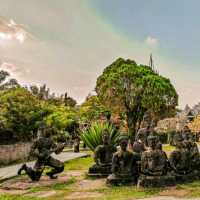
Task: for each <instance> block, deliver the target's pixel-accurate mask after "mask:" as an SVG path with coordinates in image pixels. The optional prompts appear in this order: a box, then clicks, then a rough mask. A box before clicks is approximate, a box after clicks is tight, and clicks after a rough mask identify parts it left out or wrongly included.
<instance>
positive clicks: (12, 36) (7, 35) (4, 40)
mask: <svg viewBox="0 0 200 200" xmlns="http://www.w3.org/2000/svg"><path fill="white" fill-rule="evenodd" d="M28 35H29V33H28V32H27V31H26V30H25V28H24V27H23V26H22V25H20V24H17V23H16V22H15V21H14V20H13V19H10V20H6V19H4V18H0V45H6V44H8V43H10V42H18V43H20V44H22V43H24V41H25V40H26V39H28Z"/></svg>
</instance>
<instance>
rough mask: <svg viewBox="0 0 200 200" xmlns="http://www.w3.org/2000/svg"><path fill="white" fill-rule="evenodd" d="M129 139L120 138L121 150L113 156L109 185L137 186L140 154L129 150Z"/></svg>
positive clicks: (125, 137)
mask: <svg viewBox="0 0 200 200" xmlns="http://www.w3.org/2000/svg"><path fill="white" fill-rule="evenodd" d="M127 145H128V137H127V136H126V135H124V136H121V137H120V150H119V151H118V152H116V153H115V154H114V155H113V159H112V174H111V175H110V176H108V178H107V184H111V185H125V184H136V182H137V178H138V163H137V162H138V161H139V160H140V158H139V156H138V154H136V153H132V152H129V151H128V150H127Z"/></svg>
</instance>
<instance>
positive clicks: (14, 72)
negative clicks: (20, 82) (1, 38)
mask: <svg viewBox="0 0 200 200" xmlns="http://www.w3.org/2000/svg"><path fill="white" fill-rule="evenodd" d="M0 70H4V71H7V72H8V73H9V74H10V75H11V76H13V77H18V76H21V75H26V74H28V73H30V70H29V69H25V68H23V67H18V66H16V65H14V64H12V63H8V62H2V63H1V65H0Z"/></svg>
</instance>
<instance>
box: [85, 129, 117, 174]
mask: <svg viewBox="0 0 200 200" xmlns="http://www.w3.org/2000/svg"><path fill="white" fill-rule="evenodd" d="M102 141H103V145H99V146H97V147H96V149H95V151H94V161H95V163H96V164H95V165H93V166H92V167H90V168H89V173H88V175H89V176H98V177H107V176H108V175H109V174H110V173H111V164H112V157H113V154H114V153H115V152H116V150H117V149H116V147H114V146H113V145H111V144H110V136H109V133H108V130H104V131H103V134H102Z"/></svg>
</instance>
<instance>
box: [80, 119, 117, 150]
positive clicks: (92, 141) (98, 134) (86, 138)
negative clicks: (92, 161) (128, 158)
mask: <svg viewBox="0 0 200 200" xmlns="http://www.w3.org/2000/svg"><path fill="white" fill-rule="evenodd" d="M105 129H107V130H108V132H109V135H110V143H111V144H112V145H114V146H116V145H117V141H118V137H119V132H118V131H117V130H116V129H115V128H114V126H113V125H112V124H109V123H93V124H92V125H91V127H90V128H89V129H88V130H86V131H84V132H83V133H82V134H81V139H82V140H83V142H84V143H85V144H86V145H87V146H88V147H89V148H90V149H91V150H92V151H94V150H95V148H96V147H97V146H98V145H100V144H102V133H103V130H105Z"/></svg>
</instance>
